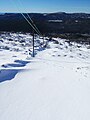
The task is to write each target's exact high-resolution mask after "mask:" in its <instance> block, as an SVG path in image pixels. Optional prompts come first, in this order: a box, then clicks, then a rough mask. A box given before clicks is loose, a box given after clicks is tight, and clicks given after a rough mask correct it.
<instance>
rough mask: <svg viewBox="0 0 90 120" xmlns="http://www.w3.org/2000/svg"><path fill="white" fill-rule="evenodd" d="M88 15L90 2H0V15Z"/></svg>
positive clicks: (45, 0) (61, 0) (40, 0)
mask: <svg viewBox="0 0 90 120" xmlns="http://www.w3.org/2000/svg"><path fill="white" fill-rule="evenodd" d="M5 12H10V13H13V12H14V13H19V12H28V13H51V12H67V13H76V12H84V13H90V0H0V13H5Z"/></svg>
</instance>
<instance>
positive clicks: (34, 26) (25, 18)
mask: <svg viewBox="0 0 90 120" xmlns="http://www.w3.org/2000/svg"><path fill="white" fill-rule="evenodd" d="M11 1H13V0H11ZM13 3H14V4H15V5H16V7H17V9H18V11H19V12H20V14H21V15H22V16H23V18H24V19H25V20H26V22H27V23H28V24H29V25H30V27H32V28H33V30H34V31H35V32H36V33H37V34H38V35H40V36H41V34H40V33H39V31H38V30H37V29H36V28H35V26H33V25H32V23H31V22H30V21H29V20H28V19H27V17H26V16H25V15H24V13H22V12H21V10H20V9H19V7H18V5H17V4H16V3H15V2H14V1H13Z"/></svg>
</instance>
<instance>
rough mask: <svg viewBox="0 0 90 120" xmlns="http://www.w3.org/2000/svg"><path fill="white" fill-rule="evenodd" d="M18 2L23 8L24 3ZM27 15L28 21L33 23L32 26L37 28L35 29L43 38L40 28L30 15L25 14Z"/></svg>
mask: <svg viewBox="0 0 90 120" xmlns="http://www.w3.org/2000/svg"><path fill="white" fill-rule="evenodd" d="M17 1H18V3H19V5H20V6H21V7H23V3H22V2H21V1H20V0H17ZM25 14H26V15H27V17H28V19H29V20H30V21H31V24H32V26H33V27H35V29H36V31H37V32H38V34H39V35H40V36H42V34H41V32H40V30H39V29H38V27H37V26H36V25H35V23H34V21H33V20H32V18H31V17H30V15H29V14H28V13H25ZM29 20H28V21H29ZM30 21H29V22H30Z"/></svg>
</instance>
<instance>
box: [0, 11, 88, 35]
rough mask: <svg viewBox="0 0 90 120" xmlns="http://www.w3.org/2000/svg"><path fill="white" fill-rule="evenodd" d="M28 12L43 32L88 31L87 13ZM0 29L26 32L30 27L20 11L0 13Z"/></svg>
mask: <svg viewBox="0 0 90 120" xmlns="http://www.w3.org/2000/svg"><path fill="white" fill-rule="evenodd" d="M28 14H29V15H30V17H31V18H32V19H33V21H34V22H35V24H36V25H37V26H38V28H39V29H40V30H41V31H42V32H43V33H90V14H89V13H65V12H55V13H28ZM24 15H25V16H27V15H26V14H25V13H24ZM0 31H26V32H28V31H31V28H30V27H29V25H28V24H27V23H26V21H25V20H24V18H23V17H22V15H21V14H20V13H0Z"/></svg>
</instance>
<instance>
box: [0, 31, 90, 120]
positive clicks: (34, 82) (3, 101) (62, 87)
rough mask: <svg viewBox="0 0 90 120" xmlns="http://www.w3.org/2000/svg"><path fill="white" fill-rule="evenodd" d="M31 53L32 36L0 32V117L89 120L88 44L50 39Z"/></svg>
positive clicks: (40, 39)
mask: <svg viewBox="0 0 90 120" xmlns="http://www.w3.org/2000/svg"><path fill="white" fill-rule="evenodd" d="M40 42H43V39H42V38H39V37H38V36H37V37H36V40H35V46H38V45H39V43H40ZM45 42H46V41H45ZM31 51H32V37H31V35H30V34H28V33H27V34H22V33H17V34H16V33H4V34H1V35H0V120H90V46H89V45H81V44H78V43H70V44H69V43H68V42H66V40H63V39H60V38H54V40H53V41H49V42H47V46H46V48H45V49H44V48H41V47H37V48H36V53H37V54H36V56H35V58H32V57H31V55H30V54H32V53H31Z"/></svg>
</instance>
